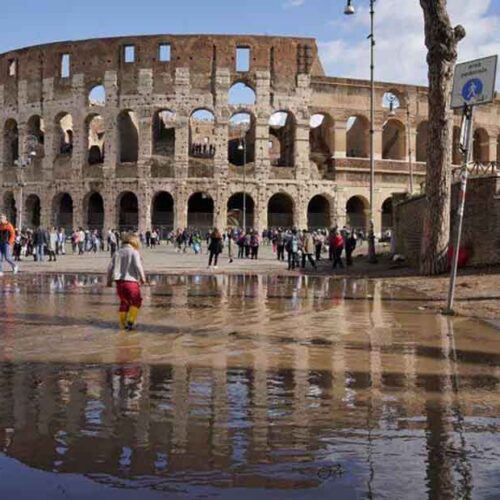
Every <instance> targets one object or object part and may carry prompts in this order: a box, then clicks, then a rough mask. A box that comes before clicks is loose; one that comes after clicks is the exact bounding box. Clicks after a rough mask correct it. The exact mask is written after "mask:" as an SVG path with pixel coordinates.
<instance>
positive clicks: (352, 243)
mask: <svg viewBox="0 0 500 500" xmlns="http://www.w3.org/2000/svg"><path fill="white" fill-rule="evenodd" d="M355 248H356V235H355V234H354V231H351V232H350V233H349V234H348V236H347V238H346V240H345V263H346V265H347V266H352V253H353V252H354V249H355Z"/></svg>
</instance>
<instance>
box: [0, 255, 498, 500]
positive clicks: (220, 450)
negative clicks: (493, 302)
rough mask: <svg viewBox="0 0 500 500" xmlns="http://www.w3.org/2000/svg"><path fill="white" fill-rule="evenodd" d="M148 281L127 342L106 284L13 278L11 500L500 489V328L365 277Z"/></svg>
mask: <svg viewBox="0 0 500 500" xmlns="http://www.w3.org/2000/svg"><path fill="white" fill-rule="evenodd" d="M104 262H105V260H104V258H103V263H104ZM150 280H151V286H149V287H145V288H144V296H145V300H144V307H143V309H142V311H141V315H140V325H139V328H138V330H137V331H136V332H132V333H124V332H119V331H118V329H117V327H116V323H117V322H116V319H117V318H116V316H117V314H116V309H117V301H116V298H115V296H114V292H113V290H112V289H110V288H105V287H104V286H103V277H102V276H98V275H89V274H78V273H72V274H54V275H50V274H49V275H38V276H35V275H27V274H24V275H23V274H20V275H18V276H15V277H14V276H11V275H9V276H7V275H6V276H5V277H4V278H3V281H2V285H3V287H2V289H1V292H0V307H1V308H2V311H3V316H2V320H1V322H0V498H2V499H3V498H6V499H10V498H16V499H17V498H37V499H39V498H42V499H45V498H47V499H49V498H50V499H56V500H57V499H66V498H95V499H100V498H103V499H104V498H105V499H115V498H116V499H122V498H126V499H129V498H145V499H149V498H197V497H206V496H210V497H222V498H235V496H238V497H242V498H249V499H250V498H252V499H253V498H257V497H259V498H272V499H275V498H278V499H280V498H283V499H285V498H286V499H288V498H301V499H302V498H367V497H368V498H391V499H392V498H405V499H407V498H408V499H412V498H415V499H420V498H425V497H428V498H494V497H495V495H496V493H497V492H498V491H499V487H500V484H499V482H500V479H499V477H498V474H497V473H496V468H497V467H496V464H497V462H498V459H499V458H500V457H499V450H500V439H499V435H498V430H499V427H500V419H499V418H498V414H499V409H500V398H499V397H498V388H499V384H500V344H499V341H498V332H497V331H496V330H494V329H492V328H489V327H488V326H486V325H484V324H481V323H478V322H475V321H473V320H469V319H465V318H444V317H441V316H438V315H435V314H433V313H431V312H429V311H427V310H425V309H422V307H421V302H420V299H419V298H418V297H415V296H414V295H412V294H411V293H410V292H408V291H407V290H403V289H398V288H396V287H393V286H391V287H387V286H384V285H383V284H381V283H376V282H370V281H366V280H362V279H359V280H343V279H333V278H325V277H314V276H269V275H252V274H247V275H242V274H234V275H213V276H209V275H199V274H192V275H179V276H161V275H156V274H154V273H153V274H152V275H151V276H150Z"/></svg>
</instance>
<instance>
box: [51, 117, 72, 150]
mask: <svg viewBox="0 0 500 500" xmlns="http://www.w3.org/2000/svg"><path fill="white" fill-rule="evenodd" d="M54 123H55V126H56V130H55V134H56V137H57V139H56V140H55V141H54V146H55V155H56V156H71V155H72V153H73V137H74V130H73V117H72V116H71V114H70V113H67V112H66V111H62V112H60V113H58V114H57V115H56V117H55V120H54Z"/></svg>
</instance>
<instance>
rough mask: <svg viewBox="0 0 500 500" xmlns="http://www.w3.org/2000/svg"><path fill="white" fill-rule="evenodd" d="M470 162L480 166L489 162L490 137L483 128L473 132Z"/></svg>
mask: <svg viewBox="0 0 500 500" xmlns="http://www.w3.org/2000/svg"><path fill="white" fill-rule="evenodd" d="M472 160H473V161H474V162H477V163H482V164H485V163H488V162H489V161H490V136H489V134H488V132H487V131H486V130H485V129H484V128H477V129H476V130H474V138H473V143H472Z"/></svg>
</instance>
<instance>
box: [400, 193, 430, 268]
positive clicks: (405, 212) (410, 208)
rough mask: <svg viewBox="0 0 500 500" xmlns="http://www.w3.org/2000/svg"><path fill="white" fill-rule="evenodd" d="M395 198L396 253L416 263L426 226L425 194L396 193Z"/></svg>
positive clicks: (412, 263)
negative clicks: (410, 195) (410, 196)
mask: <svg viewBox="0 0 500 500" xmlns="http://www.w3.org/2000/svg"><path fill="white" fill-rule="evenodd" d="M393 200H394V201H393V203H394V228H393V234H394V237H395V239H396V248H395V250H396V253H398V254H400V255H404V256H405V258H406V261H407V262H408V263H409V264H410V265H416V264H418V260H419V256H420V242H421V240H422V228H423V226H424V209H425V196H418V197H413V198H407V197H406V196H405V195H395V196H394V197H393Z"/></svg>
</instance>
